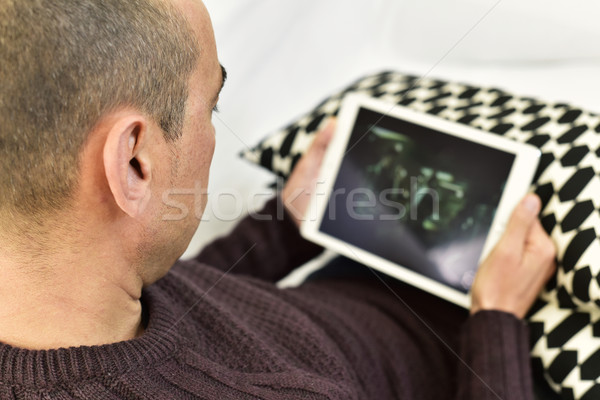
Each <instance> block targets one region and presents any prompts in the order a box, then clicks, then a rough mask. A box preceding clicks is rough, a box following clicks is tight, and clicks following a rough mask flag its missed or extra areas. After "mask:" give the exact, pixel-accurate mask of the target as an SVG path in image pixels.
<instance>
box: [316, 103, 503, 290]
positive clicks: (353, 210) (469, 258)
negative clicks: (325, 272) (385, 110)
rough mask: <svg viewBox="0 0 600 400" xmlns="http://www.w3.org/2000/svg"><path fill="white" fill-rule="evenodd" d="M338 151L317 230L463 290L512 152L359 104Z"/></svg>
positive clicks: (482, 241)
mask: <svg viewBox="0 0 600 400" xmlns="http://www.w3.org/2000/svg"><path fill="white" fill-rule="evenodd" d="M346 151H347V153H346V154H345V156H344V158H343V161H342V164H341V167H340V170H339V173H338V176H337V178H336V181H335V184H334V187H333V190H332V194H331V196H330V198H329V203H328V207H327V208H326V210H325V213H324V215H323V220H322V223H321V226H320V231H321V232H324V233H326V234H328V235H330V236H333V237H336V238H339V239H341V240H343V241H345V242H347V243H350V244H352V245H354V246H356V247H359V248H361V249H364V250H366V251H368V252H370V253H373V254H375V255H377V256H380V257H382V258H385V259H387V260H390V261H392V262H394V263H396V264H399V265H402V266H404V267H406V268H409V269H412V270H415V271H417V272H419V273H421V274H422V275H425V276H428V277H430V278H432V279H435V280H437V281H440V282H443V283H445V284H447V285H449V286H452V287H454V288H456V289H458V290H460V291H462V292H467V291H468V289H469V288H470V286H471V283H472V280H473V277H474V275H475V271H476V269H477V265H478V261H479V258H480V256H481V253H482V251H483V247H484V244H485V240H486V237H487V233H488V231H489V229H490V226H491V224H492V221H493V219H494V215H495V212H496V209H497V206H498V203H499V202H500V198H501V195H502V191H503V189H504V186H505V184H506V181H507V179H508V175H509V172H510V170H511V167H512V163H513V161H514V155H513V154H510V153H506V152H504V151H501V150H497V149H494V148H491V147H488V146H484V145H481V144H477V143H473V142H470V141H468V140H464V139H460V138H457V137H455V136H450V135H447V134H443V133H440V132H438V131H435V130H433V129H430V128H426V127H423V126H420V125H416V124H413V123H410V122H407V121H403V120H399V119H396V118H393V117H389V116H382V115H381V114H380V113H377V112H374V111H371V110H367V109H363V108H361V109H360V110H359V112H358V115H357V118H356V123H355V125H354V128H353V131H352V133H351V136H350V139H349V142H348V145H347V148H346ZM359 261H360V260H359Z"/></svg>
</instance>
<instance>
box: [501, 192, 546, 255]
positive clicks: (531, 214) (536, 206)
mask: <svg viewBox="0 0 600 400" xmlns="http://www.w3.org/2000/svg"><path fill="white" fill-rule="evenodd" d="M541 206H542V202H541V201H540V198H539V197H538V196H536V195H535V194H528V195H527V196H525V197H524V198H523V200H521V202H520V203H519V204H518V205H517V207H515V209H514V211H513V213H512V215H511V217H510V220H509V221H508V224H507V226H506V231H505V232H504V239H505V240H506V241H509V242H510V243H507V245H509V246H510V247H511V248H514V249H515V251H520V249H521V248H522V247H523V245H524V244H525V239H526V238H527V234H528V233H529V230H530V229H531V227H532V225H533V222H534V221H535V220H536V218H537V216H538V214H539V212H540V209H541Z"/></svg>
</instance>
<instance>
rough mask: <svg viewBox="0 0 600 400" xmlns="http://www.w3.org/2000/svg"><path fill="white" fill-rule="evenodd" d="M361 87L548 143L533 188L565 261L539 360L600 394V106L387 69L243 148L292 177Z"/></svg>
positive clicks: (576, 389)
mask: <svg viewBox="0 0 600 400" xmlns="http://www.w3.org/2000/svg"><path fill="white" fill-rule="evenodd" d="M350 92H361V93H365V94H368V95H371V96H373V97H379V98H382V99H385V100H388V101H392V102H395V103H397V104H401V105H404V106H407V107H409V108H411V109H413V110H417V111H421V112H425V113H429V114H434V115H438V116H440V117H442V118H445V119H448V120H451V121H455V122H458V123H461V124H465V125H469V126H472V127H476V128H480V129H482V130H485V131H488V132H492V133H495V134H498V135H503V136H506V137H508V138H511V139H513V140H517V141H520V142H526V143H530V144H533V145H534V146H537V147H538V148H539V149H540V150H541V151H542V158H541V162H540V166H539V168H538V171H537V173H536V176H535V178H534V183H533V185H532V190H533V191H535V192H536V193H537V194H538V195H539V196H540V198H541V199H542V212H541V215H540V218H541V221H542V224H543V226H544V228H545V229H546V231H547V232H548V233H549V234H550V235H551V237H552V239H553V241H554V242H555V244H556V246H557V259H558V270H557V274H556V276H555V277H554V278H553V279H552V280H551V282H550V283H549V284H548V286H547V288H546V289H545V290H544V292H543V293H542V294H541V296H540V298H539V299H538V301H537V302H536V304H534V306H533V308H532V310H531V312H530V314H529V316H528V319H529V322H530V326H531V334H532V338H531V346H532V357H533V365H534V370H536V371H539V373H540V374H541V373H542V372H543V373H544V375H545V378H546V379H547V381H548V383H549V384H550V386H551V387H552V388H553V389H554V390H555V391H556V392H558V393H561V395H562V397H563V398H565V399H591V398H600V384H599V383H597V382H596V380H600V379H599V378H600V241H599V240H598V233H599V232H600V215H599V204H600V178H599V176H598V173H599V172H600V116H599V115H598V114H596V113H591V112H587V111H584V110H581V109H579V108H577V107H573V106H571V105H568V104H562V103H547V102H544V101H541V100H538V99H535V98H530V97H521V96H515V95H512V94H510V93H507V92H505V91H503V90H500V89H495V88H482V87H476V86H473V85H468V84H463V83H457V82H447V81H441V80H436V79H429V78H420V77H417V76H413V75H405V74H402V73H399V72H394V71H385V72H381V73H377V74H374V75H370V76H367V77H364V78H362V79H359V80H358V81H356V82H354V83H352V84H351V85H350V86H348V87H347V88H345V89H343V90H341V91H339V92H338V93H335V94H334V95H332V96H330V97H328V98H327V99H325V100H324V101H323V102H321V103H320V104H319V105H317V106H316V107H315V108H314V109H313V110H311V111H309V112H308V113H307V114H305V115H304V116H302V117H301V118H299V119H298V120H296V121H294V122H292V123H291V124H289V125H288V126H286V127H285V128H283V129H281V130H279V131H276V132H274V133H272V134H271V135H269V136H268V137H267V138H265V139H264V140H262V141H261V142H260V143H259V144H258V145H256V146H255V147H254V148H252V149H250V150H247V151H245V152H244V153H242V157H244V158H246V159H247V160H249V161H251V162H254V163H257V164H259V165H262V166H263V167H265V168H268V169H269V170H271V171H273V172H274V173H275V174H277V175H279V176H281V177H283V178H287V177H288V176H289V174H290V172H291V171H292V169H293V167H294V165H295V163H296V162H297V161H298V159H299V158H300V157H301V156H302V154H303V153H304V151H305V150H306V149H307V148H308V146H309V145H310V143H311V142H312V139H313V137H314V133H315V132H316V131H318V130H319V128H320V127H321V126H322V125H323V124H324V122H325V120H326V119H327V117H329V116H333V115H336V114H337V112H338V109H339V106H340V103H341V100H342V99H343V97H344V96H345V95H346V94H347V93H350Z"/></svg>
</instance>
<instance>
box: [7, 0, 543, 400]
mask: <svg viewBox="0 0 600 400" xmlns="http://www.w3.org/2000/svg"><path fill="white" fill-rule="evenodd" d="M0 56H1V59H2V62H1V63H0V79H1V82H2V89H0V152H1V154H0V164H1V165H2V174H1V177H0V185H1V186H2V187H1V189H0V271H1V272H0V273H1V277H2V279H0V293H2V297H1V300H0V342H1V344H0V398H2V399H30V398H44V399H146V398H157V399H180V398H202V399H250V398H268V399H296V398H297V399H324V398H330V399H385V398H418V399H427V398H436V399H439V398H449V399H450V398H461V399H463V398H464V399H485V398H494V399H496V398H502V399H527V398H531V378H530V370H529V366H528V349H527V329H526V326H525V325H524V324H523V322H522V321H521V320H520V318H522V317H523V316H524V315H525V313H526V311H527V309H528V307H529V306H530V305H531V303H532V302H533V300H534V299H535V297H536V295H537V293H538V292H539V290H540V289H541V288H542V286H543V285H544V283H545V281H546V280H547V279H548V278H549V276H550V275H551V274H552V272H553V269H554V262H553V259H554V249H553V246H552V244H551V242H550V240H549V238H548V237H547V236H546V235H545V234H544V232H543V230H542V228H541V226H540V224H539V222H538V221H537V218H536V215H537V213H538V212H539V208H540V202H539V200H538V199H537V198H536V197H535V196H528V197H526V198H525V199H524V201H523V202H522V203H521V204H520V205H519V206H518V207H517V209H516V211H515V213H514V215H513V217H512V219H511V221H510V222H509V224H508V227H507V232H506V234H505V236H504V237H503V238H502V240H501V241H500V243H499V245H498V246H497V248H496V249H495V250H494V251H493V252H492V254H491V255H490V257H489V258H488V260H486V262H484V264H483V265H482V266H481V268H480V271H479V273H478V275H477V277H476V281H475V284H474V286H473V307H472V309H471V316H470V317H469V318H466V315H463V314H462V312H461V311H460V310H457V309H455V308H454V307H452V306H449V305H445V304H444V303H443V302H438V301H437V300H434V299H432V298H431V297H429V296H423V294H422V293H420V292H418V291H416V290H414V289H410V288H408V287H405V286H402V285H400V284H396V283H390V284H386V285H387V287H386V286H384V285H382V284H381V283H380V282H378V281H375V280H364V279H361V280H356V279H341V278H340V279H328V280H320V281H319V280H317V281H314V282H311V283H307V284H305V285H303V286H301V287H300V288H298V289H292V290H278V289H277V288H276V287H275V285H274V282H276V281H277V280H278V279H279V278H281V277H283V276H284V275H286V274H287V273H288V272H289V271H290V270H292V269H293V268H295V267H296V266H298V265H300V264H302V263H303V262H304V261H306V260H308V259H310V258H311V257H313V256H314V255H316V254H318V252H319V251H320V249H319V248H317V247H316V246H314V245H311V244H309V243H307V242H305V241H303V240H302V239H301V238H300V236H299V235H298V232H297V224H298V223H299V221H300V219H301V216H302V215H303V212H304V210H305V209H306V204H307V200H308V196H309V194H310V190H312V189H313V188H314V186H315V185H314V183H315V178H316V173H317V170H318V168H319V164H320V161H321V159H322V155H323V152H324V149H325V148H326V146H327V143H328V141H329V138H330V136H331V131H332V128H331V125H330V126H329V128H327V129H326V130H325V131H323V132H322V133H320V134H319V136H318V137H317V139H316V141H315V143H314V144H313V146H312V148H311V149H310V151H309V152H308V154H307V155H306V156H305V157H304V159H303V160H302V161H301V162H300V164H299V165H298V167H297V168H296V170H295V172H294V174H293V175H292V177H291V178H290V181H289V182H288V185H287V186H286V188H285V189H284V190H283V192H282V194H281V196H279V197H278V198H277V199H274V200H272V201H270V202H269V203H267V205H266V206H265V210H263V214H264V215H269V216H272V218H271V220H270V221H256V220H251V219H246V220H244V221H243V222H241V223H240V225H239V226H238V228H237V229H236V230H235V231H234V232H233V233H232V234H231V235H230V236H229V237H227V238H224V239H220V240H218V241H216V242H215V243H213V244H212V245H210V246H208V247H207V248H206V249H205V250H204V251H203V252H202V254H200V255H199V256H198V258H197V259H196V260H193V261H189V262H176V260H177V258H178V257H179V256H180V255H181V254H182V252H183V251H184V249H185V248H186V246H187V244H188V242H189V240H190V238H191V236H192V234H193V233H194V231H195V229H196V228H197V224H198V221H197V220H196V219H195V218H194V216H193V215H190V216H189V217H187V218H185V219H183V220H181V221H165V219H164V218H162V217H163V216H164V215H165V214H166V213H168V209H167V206H166V205H165V204H164V202H163V199H162V195H163V194H164V193H168V192H169V190H172V189H174V188H191V187H194V186H195V185H196V183H197V182H198V181H199V182H200V183H201V185H202V186H203V187H206V184H207V179H208V171H209V167H210V161H211V157H212V154H213V148H214V142H215V138H214V128H213V127H212V124H211V113H212V110H213V108H214V107H215V106H216V103H217V100H218V94H219V91H220V89H221V87H222V85H223V82H224V80H225V73H224V69H223V68H222V67H221V66H220V64H219V62H218V59H217V53H216V48H215V42H214V38H213V32H212V28H211V23H210V19H209V17H208V14H207V12H206V10H205V8H204V6H203V5H202V3H201V2H200V1H198V0H164V1H161V0H127V1H122V0H105V1H102V2H94V1H91V0H62V1H60V0H43V1H42V0H18V1H16V0H14V1H11V0H7V1H4V2H2V3H1V4H0ZM299 192H300V193H303V195H300V196H297V194H298V193H299ZM181 201H187V202H188V203H189V204H186V205H187V206H188V207H189V208H192V207H193V204H192V203H193V201H194V199H192V198H189V199H184V198H182V199H181ZM282 204H285V207H286V209H287V210H288V211H287V212H286V213H285V214H284V218H279V216H281V213H280V211H281V206H282ZM430 305H433V306H434V307H444V309H439V313H438V314H436V310H435V309H432V307H430ZM465 319H466V321H465V322H464V325H463V326H462V328H460V330H459V329H458V328H457V325H459V323H460V322H462V321H463V320H465Z"/></svg>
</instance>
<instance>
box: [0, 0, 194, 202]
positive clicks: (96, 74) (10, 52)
mask: <svg viewBox="0 0 600 400" xmlns="http://www.w3.org/2000/svg"><path fill="white" fill-rule="evenodd" d="M198 55H199V48H198V43H197V41H196V40H195V38H194V37H193V35H192V33H191V31H190V29H189V28H187V25H186V23H185V22H184V20H183V18H182V16H181V14H180V13H179V12H177V11H176V10H175V9H174V7H172V6H171V5H169V3H167V2H160V1H145V0H128V1H122V0H103V1H95V0H60V1H59V0H7V1H3V2H2V3H1V4H0V59H1V60H2V62H1V63H0V82H2V88H1V90H0V168H1V171H2V173H1V174H0V208H1V209H2V211H5V210H6V209H15V210H17V211H19V212H23V213H25V214H31V213H36V212H40V211H47V210H49V209H59V208H62V207H64V206H65V204H66V202H67V200H68V199H69V197H70V195H71V194H72V192H73V190H74V187H75V185H76V184H77V176H78V157H79V153H80V150H81V148H82V146H83V144H84V142H85V140H86V139H87V136H88V134H89V133H90V131H91V130H92V128H93V127H94V125H95V124H96V123H97V122H98V120H99V119H100V118H101V117H102V116H104V115H106V114H107V113H109V112H111V111H113V110H115V109H118V108H120V107H123V106H130V107H132V108H135V109H137V110H140V111H142V112H144V113H146V114H147V115H148V116H150V117H152V118H153V119H154V120H155V121H156V122H157V123H158V125H159V126H160V127H161V128H162V129H163V131H164V134H165V137H166V138H167V140H169V141H174V140H176V139H177V138H178V137H179V136H180V135H181V129H182V125H183V118H184V112H185V104H186V100H187V97H188V88H187V83H188V77H189V76H190V74H191V73H192V71H193V70H194V68H195V66H196V62H197V57H198Z"/></svg>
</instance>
